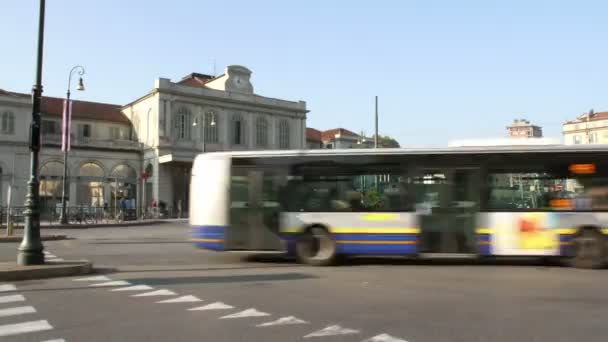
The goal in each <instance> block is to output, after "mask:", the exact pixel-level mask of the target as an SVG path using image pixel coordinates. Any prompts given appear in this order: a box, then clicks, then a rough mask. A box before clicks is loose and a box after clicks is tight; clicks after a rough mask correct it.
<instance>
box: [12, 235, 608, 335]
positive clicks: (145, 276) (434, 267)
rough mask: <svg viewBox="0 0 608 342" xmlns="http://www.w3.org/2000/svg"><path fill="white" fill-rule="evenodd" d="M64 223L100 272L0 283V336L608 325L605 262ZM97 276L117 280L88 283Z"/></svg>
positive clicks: (480, 330)
mask: <svg viewBox="0 0 608 342" xmlns="http://www.w3.org/2000/svg"><path fill="white" fill-rule="evenodd" d="M65 233H67V234H68V235H70V236H71V237H73V238H74V239H72V240H66V241H54V242H47V243H45V246H46V249H47V251H48V252H49V253H51V255H52V256H54V257H59V258H63V259H66V260H69V259H82V258H86V259H89V260H91V261H93V262H94V263H95V266H96V267H97V268H99V269H100V273H99V274H95V276H96V277H100V278H95V279H89V280H86V279H85V280H83V279H81V278H83V277H73V278H58V279H50V280H38V281H23V282H13V283H10V284H7V283H0V339H1V340H2V341H8V342H12V341H49V340H58V341H61V339H63V340H64V341H69V342H75V341H87V342H88V341H214V342H216V341H217V342H224V341H226V342H227V341H231V342H234V341H256V342H257V341H270V342H275V341H276V342H278V341H310V342H315V341H319V342H324V341H327V342H334V341H357V342H358V341H378V342H380V341H382V342H390V341H393V342H394V341H409V342H439V341H463V342H465V341H466V342H471V341H483V342H489V341H551V342H556V341H575V340H580V341H585V342H587V341H605V340H606V337H607V336H608V324H606V323H605V320H606V317H607V316H608V295H607V293H606V284H608V270H606V271H587V270H576V269H569V268H563V267H556V266H544V265H541V264H534V263H518V264H505V263H494V264H488V263H486V264H475V263H470V262H468V263H461V262H450V263H446V262H442V263H439V262H436V263H429V262H424V263H416V262H412V261H406V260H398V259H358V260H353V261H350V262H349V263H347V264H346V265H343V266H339V267H327V268H315V267H308V266H301V265H297V264H293V263H292V262H291V261H288V260H284V259H281V258H278V257H274V256H273V257H262V258H250V257H246V256H245V255H242V254H241V255H234V254H232V255H228V254H220V253H214V252H206V251H201V250H196V249H195V248H194V247H193V246H191V245H190V244H189V243H188V242H187V241H186V239H187V233H188V227H187V226H186V225H185V224H180V223H173V224H165V225H157V226H148V227H131V228H96V229H87V230H69V231H65ZM16 246H17V244H7V243H3V244H0V261H6V260H7V259H9V258H14V255H15V248H16ZM99 284H102V285H108V286H93V285H99ZM13 286H14V288H13ZM132 286H137V287H132ZM129 287H130V288H129ZM125 288H129V289H127V290H122V291H115V290H117V289H125ZM128 290H131V291H128ZM141 294H149V295H147V296H136V295H141ZM163 300H170V301H171V300H174V301H173V302H167V303H159V301H163ZM199 300H200V301H199ZM3 301H6V302H3ZM193 308H199V310H189V309H193ZM200 309H203V310H200ZM265 323H267V324H266V325H263V324H265ZM280 323H282V324H280ZM286 323H291V324H286ZM259 325H263V326H259ZM11 331H12V333H14V335H10V336H2V334H6V333H8V332H11Z"/></svg>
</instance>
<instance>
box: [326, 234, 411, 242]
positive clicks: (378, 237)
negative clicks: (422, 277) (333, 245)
mask: <svg viewBox="0 0 608 342" xmlns="http://www.w3.org/2000/svg"><path fill="white" fill-rule="evenodd" d="M332 235H333V236H334V239H335V240H336V241H341V240H347V241H361V240H363V241H416V240H417V239H418V235H417V234H332Z"/></svg>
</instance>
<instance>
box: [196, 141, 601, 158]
mask: <svg viewBox="0 0 608 342" xmlns="http://www.w3.org/2000/svg"><path fill="white" fill-rule="evenodd" d="M576 152H607V153H608V145H605V144H602V145H600V144H591V145H532V146H525V145H517V146H479V147H477V146H470V147H439V148H377V149H375V148H366V149H314V150H265V151H230V152H210V153H205V154H204V155H206V156H208V157H210V158H217V157H219V156H229V157H233V158H258V157H259V158H273V157H298V156H302V157H304V156H351V155H353V156H367V155H425V154H434V155H442V154H445V155H449V154H492V153H576ZM199 156H200V155H199Z"/></svg>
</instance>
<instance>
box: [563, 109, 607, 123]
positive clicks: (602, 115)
mask: <svg viewBox="0 0 608 342" xmlns="http://www.w3.org/2000/svg"><path fill="white" fill-rule="evenodd" d="M604 119H608V112H597V113H594V112H593V111H591V112H590V113H583V114H581V115H579V116H578V117H577V118H576V119H575V120H570V121H566V122H565V123H564V125H567V124H572V123H581V122H586V121H587V120H588V121H597V120H604Z"/></svg>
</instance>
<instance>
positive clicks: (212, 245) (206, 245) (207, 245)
mask: <svg viewBox="0 0 608 342" xmlns="http://www.w3.org/2000/svg"><path fill="white" fill-rule="evenodd" d="M194 246H196V247H197V248H201V249H208V250H212V251H223V250H224V243H223V242H198V241H197V242H195V243H194Z"/></svg>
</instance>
